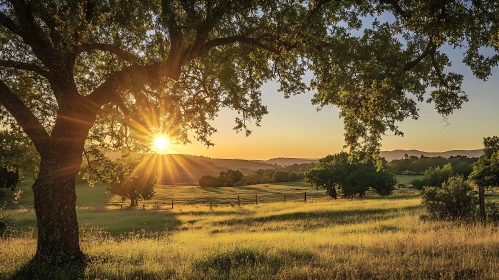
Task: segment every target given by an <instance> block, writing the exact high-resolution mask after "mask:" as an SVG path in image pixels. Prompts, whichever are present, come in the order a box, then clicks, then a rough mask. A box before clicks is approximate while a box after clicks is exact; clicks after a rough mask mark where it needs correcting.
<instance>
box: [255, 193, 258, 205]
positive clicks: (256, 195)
mask: <svg viewBox="0 0 499 280" xmlns="http://www.w3.org/2000/svg"><path fill="white" fill-rule="evenodd" d="M255 203H256V204H258V194H255Z"/></svg>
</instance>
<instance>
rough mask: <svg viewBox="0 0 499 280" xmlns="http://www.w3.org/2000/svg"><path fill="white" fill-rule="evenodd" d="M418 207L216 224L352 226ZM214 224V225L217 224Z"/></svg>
mask: <svg viewBox="0 0 499 280" xmlns="http://www.w3.org/2000/svg"><path fill="white" fill-rule="evenodd" d="M420 208H421V207H420V206H411V207H404V208H400V209H393V208H391V209H354V210H329V211H315V212H294V213H283V214H275V215H269V216H264V217H250V218H243V219H238V218H234V219H230V220H228V221H223V222H217V223H222V224H224V225H229V226H231V225H247V226H252V225H255V224H259V223H268V222H300V221H304V220H308V221H314V220H315V221H317V222H316V223H315V224H316V226H309V227H313V228H315V227H322V226H324V225H326V224H327V225H330V224H338V225H342V224H352V223H363V222H369V221H380V220H389V219H392V218H395V217H398V216H401V215H407V214H408V212H413V211H416V210H418V209H420ZM217 223H215V225H216V224H217Z"/></svg>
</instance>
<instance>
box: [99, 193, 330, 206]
mask: <svg viewBox="0 0 499 280" xmlns="http://www.w3.org/2000/svg"><path fill="white" fill-rule="evenodd" d="M326 198H329V197H328V196H327V195H325V194H319V193H307V192H303V193H296V194H286V193H273V194H268V195H265V194H264V195H262V194H259V193H255V194H254V195H251V194H246V195H241V194H238V195H232V196H229V195H227V196H205V197H198V198H194V199H186V198H179V199H175V197H166V198H164V199H163V200H162V201H160V202H158V201H155V202H154V201H148V200H142V201H140V203H139V204H140V207H139V208H143V209H145V208H147V207H151V206H152V207H163V208H164V207H165V206H168V207H169V208H170V207H171V209H174V208H175V205H207V206H210V209H212V208H213V207H214V206H219V205H232V206H236V205H237V206H244V205H258V204H260V203H275V202H284V203H286V202H303V203H310V202H313V201H314V200H318V199H321V200H322V199H326ZM107 205H109V206H118V207H120V208H121V209H123V206H128V203H127V202H117V203H108V204H107Z"/></svg>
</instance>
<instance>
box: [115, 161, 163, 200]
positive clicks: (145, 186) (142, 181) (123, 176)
mask: <svg viewBox="0 0 499 280" xmlns="http://www.w3.org/2000/svg"><path fill="white" fill-rule="evenodd" d="M114 172H115V174H114V176H112V178H111V182H110V183H109V192H110V193H112V194H117V195H120V196H121V198H122V199H123V201H124V200H125V199H130V208H134V207H136V206H138V202H139V201H140V200H149V199H151V198H152V197H153V195H154V187H156V185H157V182H158V180H157V177H156V175H155V174H154V173H153V172H151V171H149V170H147V169H146V168H144V167H141V166H140V165H139V164H138V163H137V162H135V161H131V160H129V159H126V158H122V159H120V160H118V162H116V164H115V170H114Z"/></svg>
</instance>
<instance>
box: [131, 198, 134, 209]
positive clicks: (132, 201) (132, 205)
mask: <svg viewBox="0 0 499 280" xmlns="http://www.w3.org/2000/svg"><path fill="white" fill-rule="evenodd" d="M130 208H132V209H133V208H135V197H134V196H131V197H130Z"/></svg>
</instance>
